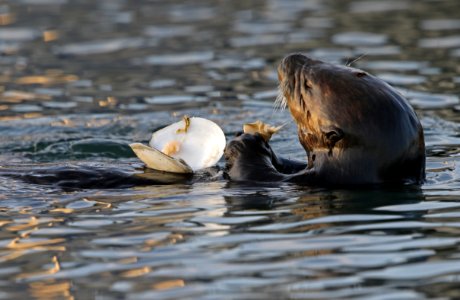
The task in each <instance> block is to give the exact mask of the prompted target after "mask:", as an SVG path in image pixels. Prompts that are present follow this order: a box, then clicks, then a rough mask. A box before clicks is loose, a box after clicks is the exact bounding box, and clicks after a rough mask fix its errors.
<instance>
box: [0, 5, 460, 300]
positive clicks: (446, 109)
mask: <svg viewBox="0 0 460 300" xmlns="http://www.w3.org/2000/svg"><path fill="white" fill-rule="evenodd" d="M459 11H460V2H458V1H456V0H444V1H441V0H437V1H436V0H420V1H418V0H417V1H416V0H402V1H372V0H368V1H349V0H341V1H338V0H337V1H332V0H329V1H320V0H254V1H230V0H227V1H225V0H224V1H217V0H214V1H211V0H190V1H179V0H168V1H159V0H150V1H149V0H138V1H125V0H101V1H90V0H78V1H71V0H15V1H3V2H0V54H1V55H0V150H1V151H0V170H2V169H7V168H8V169H11V168H13V169H16V170H18V171H19V172H22V173H27V172H32V173H33V172H36V171H38V170H41V169H45V168H49V167H52V168H54V167H57V166H74V167H76V168H79V167H84V166H91V167H94V166H97V167H100V168H113V169H116V170H121V171H126V172H143V171H142V167H143V166H142V163H141V162H140V161H139V160H138V159H137V158H136V157H135V156H134V154H133V153H132V152H131V150H130V149H129V147H128V144H129V143H131V142H146V141H148V140H149V137H150V134H151V133H152V132H153V131H154V130H155V129H158V128H160V127H162V126H165V125H168V124H170V123H172V122H175V121H177V120H180V119H181V118H182V116H183V115H184V114H187V115H192V116H202V117H206V118H209V119H212V120H214V121H215V122H216V123H218V124H219V125H220V126H221V127H222V128H223V130H224V132H225V134H226V136H227V138H228V139H230V138H231V137H232V136H234V135H235V133H236V132H238V131H240V130H241V128H242V124H244V123H248V122H253V121H255V120H257V119H260V120H263V121H265V122H268V123H271V124H274V125H279V124H283V123H286V124H287V125H286V126H285V129H283V130H282V131H281V132H280V134H278V135H275V136H274V137H273V139H272V146H273V148H274V149H275V151H276V152H277V153H278V154H280V155H281V156H285V157H292V158H296V159H305V153H304V151H303V150H302V148H301V146H300V145H299V143H298V140H297V136H296V128H295V123H294V122H293V121H292V119H291V116H290V115H289V113H288V112H287V111H279V110H278V111H277V110H274V109H273V102H274V99H275V98H276V95H277V74H276V66H277V64H278V62H279V61H280V60H281V59H282V57H284V56H285V55H286V54H288V53H292V52H301V53H305V54H308V55H311V56H313V57H315V58H318V59H322V60H325V61H329V62H333V63H338V64H351V65H352V66H355V67H358V68H362V69H365V70H366V71H368V72H370V73H372V74H375V75H377V76H379V77H381V78H382V79H384V80H385V81H387V82H388V83H390V84H391V85H393V86H394V87H396V88H397V89H398V90H400V92H401V93H402V94H403V95H404V96H405V97H406V98H407V99H408V100H409V101H410V103H411V104H412V105H413V106H414V108H415V109H416V111H417V114H418V115H419V117H420V119H421V122H422V124H423V127H424V130H425V140H426V146H427V181H426V183H425V184H423V185H422V186H420V187H401V188H392V189H358V190H357V189H324V188H313V187H312V188H309V187H301V186H297V185H294V184H279V185H272V184H267V185H250V184H248V185H241V184H235V183H231V182H228V181H227V180H225V179H223V178H222V176H220V173H219V172H217V173H216V174H213V177H212V179H210V180H206V181H197V182H192V183H190V182H185V183H184V182H181V183H177V184H165V185H156V186H142V187H134V188H120V189H75V190H65V189H62V188H60V187H58V186H54V185H39V184H31V183H26V182H24V181H21V180H18V179H14V178H10V177H2V176H0V212H1V214H0V228H1V230H0V299H366V300H368V299H378V300H388V299H398V300H400V299H458V298H460V288H459V284H460V282H459V281H460V251H459V250H460V249H459V245H460V181H459V179H460V174H459V171H458V169H457V167H456V166H457V163H459V162H460V158H459V153H460V113H459V110H460V105H459V94H460V88H459V86H460V66H459V64H458V62H459V61H460V16H459V13H458V12H459ZM219 165H220V166H223V161H221V162H220V163H219Z"/></svg>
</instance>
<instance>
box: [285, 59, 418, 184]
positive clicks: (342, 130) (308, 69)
mask: <svg viewBox="0 0 460 300" xmlns="http://www.w3.org/2000/svg"><path fill="white" fill-rule="evenodd" d="M278 78H279V82H280V96H279V97H278V99H277V102H278V105H279V106H282V107H283V106H284V107H286V106H287V107H288V108H289V111H290V112H291V114H292V116H293V118H294V120H295V122H296V123H297V127H298V135H299V140H300V142H301V144H302V145H303V147H304V149H305V150H306V151H307V153H308V165H309V168H314V169H315V170H316V171H317V172H318V173H319V174H320V175H324V176H328V177H331V180H332V181H339V182H344V183H347V182H349V181H350V182H354V181H361V182H362V181H363V180H365V181H366V180H367V181H368V182H372V183H374V182H376V183H377V182H380V181H383V180H387V179H386V178H384V177H388V176H390V177H391V176H399V175H394V174H393V172H396V171H392V170H393V169H395V170H399V167H395V166H403V165H405V164H406V163H410V164H416V165H419V167H416V168H415V169H417V170H415V171H414V172H413V173H414V174H413V176H412V175H411V176H412V177H414V178H417V180H423V178H424V161H425V150H424V142H423V130H422V127H421V125H420V122H419V121H418V118H417V116H416V114H415V112H414V111H413V109H412V107H411V106H410V105H409V103H408V102H407V101H406V100H405V99H404V98H403V97H402V96H401V95H400V94H399V93H398V92H397V91H395V90H394V89H393V88H392V87H391V86H389V85H388V84H386V83H385V82H383V81H382V80H380V79H378V78H376V77H374V76H372V75H370V74H368V73H367V72H365V71H362V70H359V69H355V68H351V67H345V66H338V65H332V64H329V63H325V62H322V61H319V60H314V59H311V58H309V57H307V56H304V55H301V54H292V55H289V56H287V57H285V58H284V59H283V60H282V62H281V63H280V65H279V67H278ZM414 160H415V161H416V162H415V163H414ZM412 169H414V168H412ZM390 173H391V174H390Z"/></svg>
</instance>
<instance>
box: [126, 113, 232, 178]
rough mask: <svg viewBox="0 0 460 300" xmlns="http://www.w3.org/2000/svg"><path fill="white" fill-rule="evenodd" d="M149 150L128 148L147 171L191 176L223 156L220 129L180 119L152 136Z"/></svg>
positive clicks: (205, 122)
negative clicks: (188, 174) (190, 174)
mask: <svg viewBox="0 0 460 300" xmlns="http://www.w3.org/2000/svg"><path fill="white" fill-rule="evenodd" d="M149 144H150V147H149V146H146V145H143V144H139V143H133V144H130V146H131V148H132V149H133V151H134V153H136V155H137V157H139V159H140V160H142V161H143V162H144V163H145V164H146V165H147V167H149V168H151V169H155V170H160V171H166V172H173V173H193V172H194V171H197V170H200V169H204V168H208V167H212V166H214V165H215V164H216V163H217V162H218V161H219V159H220V158H221V157H222V155H223V154H224V148H225V145H226V140H225V135H224V132H223V131H222V129H221V128H220V127H219V126H218V125H217V124H216V123H214V122H212V121H210V120H207V119H204V118H196V117H193V118H189V117H187V116H186V117H184V119H183V120H182V121H179V122H176V123H174V124H171V125H169V126H166V127H164V128H162V129H160V130H158V131H156V132H154V133H153V134H152V139H151V140H150V143H149Z"/></svg>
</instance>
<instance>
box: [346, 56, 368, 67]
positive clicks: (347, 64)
mask: <svg viewBox="0 0 460 300" xmlns="http://www.w3.org/2000/svg"><path fill="white" fill-rule="evenodd" d="M366 55H367V53H363V54H361V55H360V56H358V57H357V58H355V59H353V60H352V61H350V62H348V61H347V63H346V64H345V66H347V67H350V66H351V65H352V64H354V63H355V62H357V61H358V60H360V59H361V58H363V57H365V56H366Z"/></svg>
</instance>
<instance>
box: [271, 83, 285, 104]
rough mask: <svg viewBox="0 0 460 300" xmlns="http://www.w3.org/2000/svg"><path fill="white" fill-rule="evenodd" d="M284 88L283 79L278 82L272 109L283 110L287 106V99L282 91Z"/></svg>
mask: <svg viewBox="0 0 460 300" xmlns="http://www.w3.org/2000/svg"><path fill="white" fill-rule="evenodd" d="M285 90H286V83H285V81H283V82H280V84H279V86H278V96H276V100H275V102H274V104H273V110H274V111H277V110H281V111H282V110H285V109H286V108H287V99H286V97H285V96H284V91H285Z"/></svg>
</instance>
